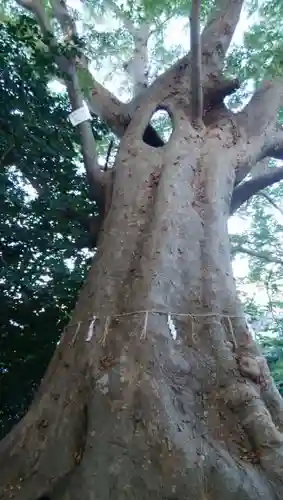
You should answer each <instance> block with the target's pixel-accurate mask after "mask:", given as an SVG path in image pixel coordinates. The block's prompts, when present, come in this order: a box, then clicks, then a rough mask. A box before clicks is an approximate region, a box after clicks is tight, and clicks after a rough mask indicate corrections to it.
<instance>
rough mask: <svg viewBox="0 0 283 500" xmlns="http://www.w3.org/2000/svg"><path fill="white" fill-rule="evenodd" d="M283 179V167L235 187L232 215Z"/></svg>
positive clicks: (273, 169)
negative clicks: (258, 194)
mask: <svg viewBox="0 0 283 500" xmlns="http://www.w3.org/2000/svg"><path fill="white" fill-rule="evenodd" d="M282 179H283V167H276V168H271V169H270V172H268V173H267V174H264V175H261V176H259V177H254V178H253V179H250V180H249V181H246V182H244V183H242V184H239V185H238V186H237V187H235V189H234V191H233V195H232V200H231V204H230V215H233V214H234V213H235V212H236V210H238V208H240V206H241V205H242V204H243V203H245V202H246V201H248V200H249V199H250V198H251V197H252V196H254V195H255V194H257V193H258V192H259V191H261V190H262V189H264V188H266V187H267V186H272V185H273V184H275V183H276V182H279V181H281V180H282Z"/></svg>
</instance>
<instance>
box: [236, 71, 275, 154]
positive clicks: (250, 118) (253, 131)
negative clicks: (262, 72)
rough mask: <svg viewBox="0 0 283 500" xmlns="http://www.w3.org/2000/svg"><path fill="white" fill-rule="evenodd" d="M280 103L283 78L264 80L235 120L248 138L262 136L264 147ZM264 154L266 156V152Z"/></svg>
mask: <svg viewBox="0 0 283 500" xmlns="http://www.w3.org/2000/svg"><path fill="white" fill-rule="evenodd" d="M282 105H283V79H281V78H280V79H274V80H266V81H264V82H263V83H262V85H261V86H260V88H259V89H257V90H256V92H255V93H254V95H253V97H252V99H251V100H250V102H249V103H248V104H247V106H246V107H245V108H244V109H243V111H241V112H240V113H238V114H237V120H238V122H239V124H240V125H241V126H242V127H243V128H244V129H245V131H246V134H247V137H248V139H253V138H255V137H262V138H263V141H262V147H263V148H264V149H266V145H267V143H268V141H269V140H270V133H274V127H275V123H276V121H277V114H278V110H279V109H280V107H281V106H282ZM264 156H267V154H266V152H265V155H264Z"/></svg>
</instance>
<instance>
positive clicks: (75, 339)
mask: <svg viewBox="0 0 283 500" xmlns="http://www.w3.org/2000/svg"><path fill="white" fill-rule="evenodd" d="M176 102H177V105H176ZM157 104H158V103H157V102H153V101H150V100H145V101H144V102H143V105H142V109H139V110H137V111H136V113H135V115H134V117H133V119H132V121H131V123H130V125H129V126H128V128H127V131H126V133H125V135H124V138H123V140H122V142H121V145H120V150H119V153H118V156H117V160H116V172H117V174H116V181H115V186H114V193H113V203H112V206H111V209H110V211H109V213H108V216H107V219H106V221H105V225H104V231H103V233H102V236H101V241H100V245H99V252H98V255H97V257H96V258H95V261H94V264H93V268H92V270H91V272H90V274H89V278H88V281H87V283H86V285H85V287H84V289H83V290H82V292H81V295H80V297H79V300H78V303H77V306H76V308H75V311H74V314H73V317H72V320H71V324H70V325H69V326H68V327H67V329H66V331H65V334H64V335H63V337H62V340H61V343H60V345H59V347H58V348H57V350H56V352H55V355H54V358H53V360H52V361H51V364H50V366H49V369H48V372H47V374H46V377H45V379H44V381H43V383H42V386H41V388H40V391H39V394H38V395H37V398H36V400H35V401H34V403H33V405H32V407H31V409H30V411H29V412H28V414H27V415H26V417H25V418H24V419H23V420H22V421H21V422H20V423H19V424H18V425H17V426H16V428H15V429H14V430H13V432H12V433H11V434H10V435H8V436H7V437H6V438H5V439H4V440H3V442H2V444H1V455H0V456H1V464H0V469H1V480H0V487H1V493H2V494H3V498H4V499H8V498H15V499H17V500H25V499H31V498H34V499H36V498H40V497H41V496H42V495H46V496H47V497H48V498H50V499H52V500H57V499H58V500H65V499H68V500H76V499H77V498H78V497H79V498H81V499H82V500H89V499H94V498H95V499H98V500H104V499H105V500H106V499H116V500H117V499H119V500H120V499H128V498H135V499H144V500H149V499H169V498H170V499H178V500H185V499H186V500H187V499H188V498H194V499H196V500H202V499H215V500H216V499H219V498H225V499H236V498H237V499H239V498H241V499H249V500H251V499H259V498H262V499H265V500H269V499H275V498H282V495H283V484H282V472H283V455H282V449H283V445H282V435H281V433H280V431H282V418H283V413H282V409H283V404H282V400H281V398H280V396H279V395H278V393H277V391H276V389H275V388H274V384H273V382H272V380H271V379H270V376H269V374H268V370H267V369H266V366H265V365H264V363H263V360H262V359H261V358H260V356H259V353H258V352H257V349H256V347H255V345H254V344H253V342H252V340H251V336H250V334H249V331H248V327H247V325H246V323H245V321H244V317H243V315H242V311H241V307H240V305H239V303H238V301H237V297H236V290H235V284H234V280H233V276H232V269H231V260H230V253H229V238H228V233H227V219H228V216H229V204H230V198H231V193H232V189H233V185H234V179H235V168H236V166H237V158H238V155H239V154H240V153H241V152H242V151H243V143H244V136H243V135H242V133H241V131H240V130H238V128H237V123H236V121H235V118H234V117H233V116H230V115H229V116H225V119H224V118H223V116H222V118H221V119H220V122H219V123H218V124H214V125H213V126H212V127H207V128H205V129H203V130H202V131H199V130H198V131H195V130H194V129H193V128H192V127H191V125H190V123H189V121H188V119H187V116H186V114H185V113H184V111H183V109H181V108H180V107H179V106H178V98H177V99H176V98H175V93H174V92H173V95H172V96H169V97H168V98H167V100H166V102H164V103H162V104H163V105H164V106H166V108H167V109H169V111H170V114H171V116H172V117H173V123H174V131H173V134H172V136H171V138H170V140H169V142H168V144H166V145H165V146H164V147H162V148H158V149H154V148H151V147H150V146H148V145H147V144H145V143H144V142H143V140H142V137H143V132H144V129H145V128H146V126H147V124H148V122H149V120H150V117H151V115H152V113H153V112H154V110H155V109H156V106H157ZM168 314H171V318H172V320H173V322H174V324H175V328H176V331H177V338H176V340H174V339H173V338H172V335H171V333H170V329H169V327H168ZM93 315H95V316H97V319H96V321H95V323H94V325H93V336H91V335H90V334H91V329H90V331H89V327H90V326H92V325H91V324H90V323H91V320H92V317H93ZM80 322H81V323H80ZM78 326H79V327H78ZM90 337H91V338H90Z"/></svg>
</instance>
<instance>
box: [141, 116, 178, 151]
mask: <svg viewBox="0 0 283 500" xmlns="http://www.w3.org/2000/svg"><path fill="white" fill-rule="evenodd" d="M172 132H173V122H172V118H171V116H170V114H169V112H168V111H167V110H166V109H158V110H157V111H155V112H154V113H153V115H152V117H151V119H150V121H149V124H148V126H147V127H146V129H145V131H144V134H143V141H144V142H145V143H146V144H148V146H152V147H153V148H160V147H162V146H164V144H167V142H168V141H169V139H170V137H171V134H172Z"/></svg>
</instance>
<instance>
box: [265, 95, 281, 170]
mask: <svg viewBox="0 0 283 500" xmlns="http://www.w3.org/2000/svg"><path fill="white" fill-rule="evenodd" d="M282 87H283V85H282ZM281 106H283V98H282V103H281ZM265 155H266V156H270V157H271V158H275V159H276V160H283V126H282V125H281V123H276V125H275V130H274V132H273V133H272V134H270V139H269V141H268V143H267V144H266V148H265Z"/></svg>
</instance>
